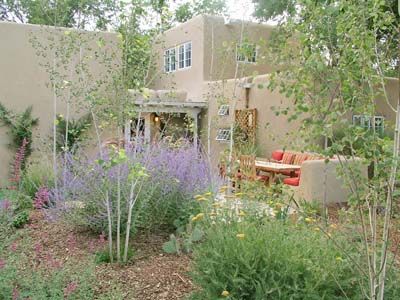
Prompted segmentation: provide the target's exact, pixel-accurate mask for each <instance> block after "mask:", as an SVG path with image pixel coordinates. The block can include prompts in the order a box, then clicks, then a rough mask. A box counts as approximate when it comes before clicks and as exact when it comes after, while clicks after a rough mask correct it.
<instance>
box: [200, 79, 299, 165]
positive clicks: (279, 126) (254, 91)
mask: <svg viewBox="0 0 400 300" xmlns="http://www.w3.org/2000/svg"><path fill="white" fill-rule="evenodd" d="M246 81H247V80H246V79H241V80H236V81H235V80H234V79H230V80H226V81H215V82H206V83H204V91H205V95H204V97H205V98H207V99H208V113H207V115H206V116H205V117H204V119H203V121H202V126H201V134H202V144H203V146H204V148H205V149H207V148H208V139H207V136H208V134H207V132H208V124H209V122H208V118H210V120H211V122H210V124H211V126H210V127H211V130H210V132H211V134H210V145H211V147H210V148H211V156H212V160H213V162H217V161H218V159H219V158H220V154H221V153H222V152H223V151H224V150H226V149H227V148H228V147H229V143H228V142H220V141H216V140H215V138H216V135H217V131H218V129H219V128H229V126H230V124H231V122H232V121H233V120H234V111H233V105H234V100H233V99H234V98H233V95H234V90H236V91H235V94H236V99H237V101H236V109H244V108H246V90H245V88H244V87H243V83H245V82H246ZM267 84H268V75H260V76H256V77H254V78H253V80H252V84H251V85H250V86H251V87H250V93H249V101H248V108H250V109H252V108H256V109H257V133H256V139H257V141H256V144H257V146H258V147H257V148H258V150H259V151H258V155H259V156H262V157H270V155H271V153H272V151H274V150H276V149H282V148H284V147H285V146H286V147H287V146H290V145H293V144H296V143H297V144H301V143H302V141H301V140H298V141H297V140H296V135H297V133H298V128H299V123H298V122H288V117H287V116H283V115H280V116H277V115H276V114H275V112H274V111H273V110H272V109H271V107H273V106H275V107H286V106H288V105H289V104H290V100H289V99H288V98H286V97H284V96H283V95H281V94H279V93H278V92H271V91H269V90H268V89H267V88H266V85H267ZM221 103H223V104H229V105H230V113H229V116H218V108H219V106H220V104H221Z"/></svg>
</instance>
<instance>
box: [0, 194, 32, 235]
mask: <svg viewBox="0 0 400 300" xmlns="http://www.w3.org/2000/svg"><path fill="white" fill-rule="evenodd" d="M0 202H2V203H5V202H8V203H9V207H8V208H7V209H5V208H0V223H1V227H0V235H4V234H7V232H9V231H10V229H11V228H21V227H23V226H24V225H25V224H26V223H28V221H29V212H30V210H31V209H32V207H33V206H32V199H31V198H30V197H29V196H26V195H25V194H24V193H21V192H19V191H15V190H3V191H2V195H0ZM2 206H4V204H2Z"/></svg>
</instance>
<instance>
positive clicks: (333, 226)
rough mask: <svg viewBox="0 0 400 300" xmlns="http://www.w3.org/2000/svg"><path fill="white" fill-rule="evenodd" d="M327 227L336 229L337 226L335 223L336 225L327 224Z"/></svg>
mask: <svg viewBox="0 0 400 300" xmlns="http://www.w3.org/2000/svg"><path fill="white" fill-rule="evenodd" d="M329 227H331V228H333V229H336V228H337V225H336V224H331V225H329Z"/></svg>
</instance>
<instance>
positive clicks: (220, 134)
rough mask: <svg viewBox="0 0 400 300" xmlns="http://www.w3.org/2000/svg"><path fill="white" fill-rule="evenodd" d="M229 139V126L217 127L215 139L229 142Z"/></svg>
mask: <svg viewBox="0 0 400 300" xmlns="http://www.w3.org/2000/svg"><path fill="white" fill-rule="evenodd" d="M230 139H231V130H230V129H229V128H219V129H218V131H217V136H216V137H215V140H216V141H219V142H229V141H230Z"/></svg>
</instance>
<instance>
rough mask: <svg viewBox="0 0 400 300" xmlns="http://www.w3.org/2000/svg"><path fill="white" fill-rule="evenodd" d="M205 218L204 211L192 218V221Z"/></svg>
mask: <svg viewBox="0 0 400 300" xmlns="http://www.w3.org/2000/svg"><path fill="white" fill-rule="evenodd" d="M203 218H204V214H203V213H199V214H197V215H196V216H195V217H193V218H192V221H199V220H201V219H203Z"/></svg>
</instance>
